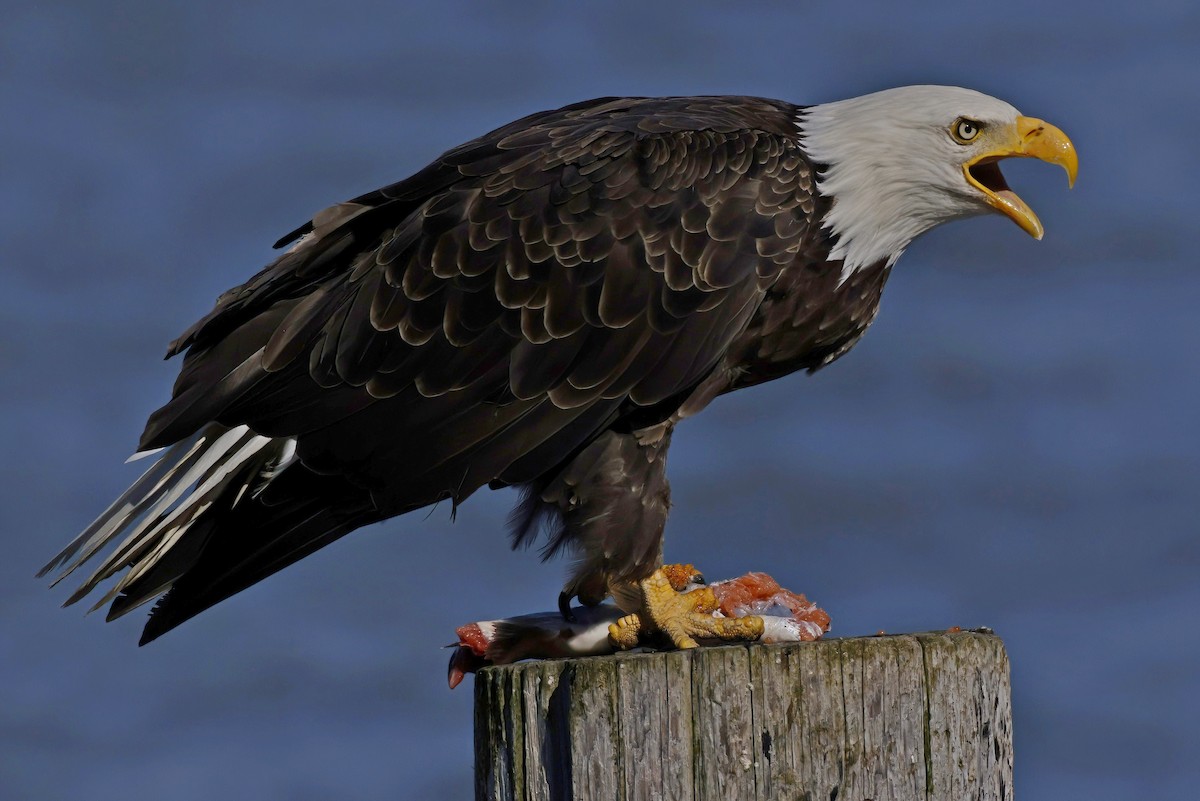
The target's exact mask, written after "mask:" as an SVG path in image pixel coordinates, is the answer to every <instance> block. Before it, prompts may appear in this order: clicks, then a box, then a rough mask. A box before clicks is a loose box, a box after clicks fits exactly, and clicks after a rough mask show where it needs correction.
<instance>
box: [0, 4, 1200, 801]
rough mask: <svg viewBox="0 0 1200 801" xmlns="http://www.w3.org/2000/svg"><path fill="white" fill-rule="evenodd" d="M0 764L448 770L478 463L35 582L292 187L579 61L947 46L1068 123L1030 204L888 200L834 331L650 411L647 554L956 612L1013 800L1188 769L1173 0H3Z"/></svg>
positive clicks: (819, 55)
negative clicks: (771, 367) (285, 559)
mask: <svg viewBox="0 0 1200 801" xmlns="http://www.w3.org/2000/svg"><path fill="white" fill-rule="evenodd" d="M0 18H2V20H3V24H0V421H2V423H0V426H2V428H0V437H2V440H0V454H2V456H3V458H2V459H0V471H2V474H0V475H2V480H0V537H2V540H0V542H2V547H3V554H4V556H3V558H2V559H0V587H3V592H2V593H0V788H2V789H0V796H2V797H3V798H12V799H59V798H62V799H79V798H97V799H107V798H117V797H120V798H126V799H172V801H190V800H191V799H212V798H289V799H310V798H311V799H319V798H347V799H380V800H382V799H396V798H467V797H470V793H471V751H470V749H471V691H470V686H469V684H468V685H467V686H464V687H463V688H460V689H459V690H458V691H456V692H453V693H452V692H449V691H447V690H446V687H445V673H444V670H445V660H446V653H445V652H444V651H442V650H440V649H439V646H441V645H443V644H444V643H446V642H448V641H449V640H450V639H452V635H451V632H452V630H453V629H454V627H455V626H457V625H459V624H461V623H463V622H466V621H469V620H473V619H477V618H487V617H495V616H499V615H505V614H515V613H521V612H528V611H533V610H538V609H544V608H547V607H548V606H550V605H552V602H553V600H554V598H555V594H556V593H557V591H558V588H559V586H560V582H561V577H562V565H561V564H550V565H542V564H540V563H539V562H538V561H537V559H536V558H535V555H534V554H531V553H516V554H514V553H510V552H509V551H508V549H507V547H506V543H505V538H504V536H503V533H502V528H503V521H504V516H505V512H506V509H507V507H508V506H509V505H510V504H511V502H512V500H513V496H512V494H511V493H508V492H502V493H488V492H484V493H482V494H480V495H479V496H477V497H476V498H474V499H472V501H471V502H470V503H468V504H467V505H466V506H465V507H464V508H463V509H462V510H461V511H460V514H459V517H458V521H457V522H456V523H453V524H451V522H450V520H449V509H448V508H446V507H443V508H440V509H437V510H435V511H434V512H433V513H432V514H431V515H429V516H428V517H426V516H425V515H424V514H423V513H421V514H415V515H412V516H409V517H408V518H404V519H400V520H393V521H390V522H387V523H385V524H382V525H379V526H375V527H373V528H370V529H367V530H364V531H361V532H359V533H357V534H355V535H354V536H351V537H349V538H347V539H345V540H343V541H342V542H339V543H337V544H336V545H334V546H333V547H330V548H329V549H327V550H326V551H324V552H322V553H320V554H318V555H316V556H314V557H311V558H309V559H307V560H305V561H304V562H303V563H302V564H300V565H298V566H296V567H294V568H291V569H289V570H287V571H286V572H285V573H283V574H280V575H278V576H276V577H274V578H272V579H271V580H270V581H267V582H266V583H264V584H261V585H259V586H256V587H254V588H253V589H251V590H249V591H247V592H245V593H243V594H241V595H240V596H238V597H236V598H235V599H233V600H231V601H228V602H226V603H224V604H222V605H220V606H219V607H217V608H216V609H214V610H212V611H210V612H208V613H206V614H204V615H203V616H201V617H200V618H198V619H196V620H195V621H193V622H191V623H188V624H187V625H186V626H184V627H183V628H182V629H180V630H178V631H177V632H174V633H172V634H171V635H169V636H168V637H166V638H165V639H163V640H161V641H159V642H156V643H154V645H153V646H151V647H148V648H143V649H140V650H139V649H137V648H136V647H135V645H134V643H135V642H136V639H137V635H138V631H139V629H140V626H141V624H142V622H143V616H142V614H141V613H136V614H132V615H130V616H128V617H127V618H125V619H122V620H121V621H119V622H117V623H114V624H111V625H104V624H103V622H102V619H101V617H100V616H98V615H93V616H92V617H90V618H84V617H83V616H82V614H81V612H80V610H79V609H77V608H72V609H71V610H69V611H61V610H59V609H58V608H57V606H58V604H59V602H61V601H62V600H63V598H64V597H65V595H66V593H65V592H63V591H62V590H61V588H60V590H56V591H47V590H46V589H45V587H44V586H43V585H42V584H41V583H39V582H36V581H34V580H33V573H34V571H35V570H36V569H37V567H39V566H40V565H41V564H42V563H43V562H44V561H45V559H46V558H48V557H49V556H50V555H51V554H52V553H53V552H55V551H56V550H57V549H58V548H59V547H60V545H62V544H63V543H64V542H65V541H66V540H67V539H68V538H69V537H71V536H73V535H74V533H75V532H76V531H77V530H78V529H80V528H81V527H82V526H84V525H85V524H86V523H87V522H88V521H89V520H90V519H91V518H92V517H93V516H94V515H95V514H96V513H97V512H99V511H100V510H101V509H102V508H104V506H106V505H107V503H108V502H109V501H110V500H111V499H112V498H113V497H114V496H115V495H116V494H117V493H118V492H119V491H120V490H122V489H123V488H124V487H125V486H126V484H127V483H128V482H129V481H130V480H131V479H132V478H133V477H134V476H136V475H137V473H138V466H136V465H130V466H124V465H122V460H123V459H124V457H125V456H126V455H127V454H128V453H129V452H130V451H131V450H132V449H133V446H134V444H135V442H136V439H137V435H138V433H139V432H140V430H141V426H142V423H143V421H144V419H145V417H146V415H147V414H148V413H149V412H150V411H152V410H153V409H154V408H156V407H157V406H158V405H159V404H160V403H162V402H163V401H165V400H166V398H167V396H168V390H169V387H170V383H171V381H172V379H173V377H174V374H175V371H176V369H177V364H176V363H164V362H162V361H161V360H160V356H161V354H162V351H163V350H164V347H165V343H166V342H167V341H169V340H170V339H171V338H173V337H174V336H175V335H176V334H177V333H179V332H180V331H181V330H182V329H183V328H184V327H185V326H186V325H187V324H189V323H190V322H191V321H192V320H193V319H195V318H197V317H198V316H199V315H201V314H202V313H204V312H205V311H207V309H208V308H209V307H210V305H211V302H212V300H213V298H215V296H216V295H217V294H218V293H219V292H221V291H223V290H224V289H226V288H228V287H229V286H232V285H234V284H236V283H239V282H240V281H242V280H243V279H244V278H246V277H248V276H249V275H250V274H251V273H253V272H254V271H256V270H257V269H258V268H259V267H260V266H261V265H262V264H263V263H265V262H266V261H267V260H268V259H269V258H271V252H270V250H269V245H270V243H271V242H273V241H274V240H275V238H276V237H277V236H279V235H280V234H282V233H284V232H286V231H288V230H290V229H291V228H293V227H294V226H295V225H297V224H299V223H300V222H303V221H304V220H305V219H307V218H308V216H309V215H310V214H311V213H312V212H314V211H316V210H318V209H320V208H322V207H323V206H325V205H328V204H329V203H331V202H334V201H337V200H340V199H344V198H347V197H350V196H353V195H355V194H358V193H360V192H363V191H366V190H369V189H372V188H374V187H376V186H378V185H381V184H383V183H387V182H390V181H393V180H396V179H398V178H401V177H403V176H405V175H407V174H409V173H410V172H412V171H415V170H416V169H418V168H420V167H421V166H422V165H423V164H424V163H425V162H426V161H427V160H428V159H429V158H431V157H432V156H434V155H436V154H437V153H438V152H440V151H441V150H443V149H445V148H446V147H449V146H451V145H453V144H456V143H457V142H460V141H462V140H465V139H467V138H470V137H471V136H473V135H475V134H477V133H480V132H482V131H483V130H486V129H488V128H491V127H493V126H495V125H498V124H500V123H503V122H506V121H508V120H509V119H512V118H515V117H517V116H519V115H523V114H525V113H527V112H530V111H534V110H537V109H542V108H548V107H553V106H557V105H561V104H563V103H566V102H570V101H574V100H578V99H581V98H586V97H591V96H597V95H605V94H714V93H726V92H728V93H748V94H761V95H768V96H777V97H782V98H787V99H791V100H794V101H797V102H819V101H824V100H831V99H836V98H841V97H846V96H850V95H855V94H861V93H863V92H866V91H870V90H874V89H879V88H883V87H886V86H892V85H897V84H904V83H917V82H931V83H953V84H960V85H965V86H971V87H974V88H977V89H981V90H983V91H987V92H990V93H992V94H996V95H998V96H1001V97H1003V98H1005V99H1007V100H1009V101H1011V102H1013V103H1014V104H1015V105H1017V106H1018V107H1019V108H1021V109H1022V110H1023V111H1024V112H1025V113H1028V114H1031V115H1034V116H1040V117H1044V118H1046V119H1048V120H1050V121H1052V122H1055V123H1056V124H1058V125H1060V126H1061V127H1062V128H1063V129H1064V130H1066V131H1067V132H1068V133H1069V134H1070V135H1071V136H1072V138H1073V139H1074V140H1075V143H1076V145H1077V146H1078V149H1079V153H1080V158H1081V163H1082V166H1081V174H1080V179H1079V183H1078V186H1077V188H1076V189H1075V190H1074V191H1073V192H1070V193H1068V192H1067V189H1066V185H1065V181H1064V179H1063V175H1062V173H1061V172H1060V171H1058V170H1056V169H1051V168H1048V167H1046V166H1045V165H1041V164H1034V163H1010V165H1009V166H1008V167H1006V172H1007V174H1008V176H1009V180H1010V182H1011V183H1012V184H1013V185H1014V186H1015V187H1017V188H1018V189H1019V191H1020V192H1021V194H1022V195H1023V197H1025V199H1026V200H1027V201H1029V202H1030V203H1031V205H1033V207H1034V208H1035V209H1037V210H1038V211H1039V213H1040V214H1041V216H1042V219H1043V221H1044V223H1045V226H1046V238H1045V240H1044V241H1043V242H1040V243H1038V242H1034V241H1033V240H1032V239H1029V238H1028V237H1026V236H1025V235H1024V234H1022V233H1021V232H1020V231H1019V230H1018V229H1017V228H1015V227H1014V226H1013V225H1012V224H1011V223H1008V222H1006V221H1004V220H1002V219H999V218H991V219H980V220H973V221H969V222H966V223H960V224H956V225H954V226H951V227H949V228H945V229H942V230H939V231H936V232H934V233H932V234H930V235H928V236H927V237H925V238H923V239H922V240H920V241H918V242H917V243H916V244H914V245H913V247H912V248H911V249H910V251H909V253H908V254H907V255H906V256H905V257H904V258H903V259H902V260H901V262H900V264H899V266H898V269H897V270H896V272H895V274H894V276H893V278H892V280H891V282H890V284H889V286H888V288H887V292H886V293H885V298H884V304H883V310H882V313H881V315H880V317H879V319H878V322H877V323H876V325H875V327H874V328H873V330H872V331H871V332H870V333H869V334H868V336H867V337H866V339H865V340H864V341H863V343H862V344H861V345H860V346H859V347H858V348H857V349H856V350H855V351H854V352H853V353H852V354H851V355H850V356H849V357H847V358H846V359H845V360H844V361H842V362H840V363H839V364H837V365H836V366H835V367H834V368H832V369H830V370H828V371H825V372H822V373H821V374H819V375H818V376H816V377H813V378H809V377H804V376H793V377H789V378H787V379H783V380H780V381H777V382H775V383H773V384H770V385H768V386H765V387H761V388H758V389H754V390H749V391H745V392H742V393H738V394H737V395H735V396H732V397H728V398H725V399H722V400H720V401H719V402H717V403H716V404H715V405H714V406H713V407H712V408H710V409H709V410H708V411H707V412H706V413H705V414H703V415H702V416H700V417H699V418H698V419H696V420H694V421H691V422H689V423H687V424H686V425H684V426H683V427H681V429H680V431H679V432H678V434H677V436H676V438H675V445H674V447H673V449H672V454H671V475H672V479H673V485H674V492H675V500H676V502H677V507H676V509H675V512H674V515H673V517H672V520H671V524H670V526H669V529H668V557H674V558H682V559H686V560H690V561H694V562H696V563H697V564H699V565H701V566H702V567H703V568H704V569H705V570H706V571H707V572H708V574H709V575H711V576H725V575H734V574H737V573H740V572H742V571H745V570H749V569H763V568H767V569H769V570H770V571H771V572H773V573H774V574H775V575H776V576H777V577H778V578H779V579H781V580H782V581H783V582H784V583H785V584H787V585H789V586H793V587H794V588H796V589H800V590H804V591H806V592H808V593H809V595H810V596H811V597H812V598H814V599H816V600H817V601H819V602H820V603H821V604H822V605H823V606H825V607H826V608H827V609H829V610H830V611H831V613H832V615H833V620H834V626H835V629H834V630H835V633H837V634H839V635H852V634H862V633H873V632H875V631H877V630H880V629H885V630H887V631H890V632H898V631H908V630H925V629H934V628H944V627H947V626H952V625H961V626H964V627H965V626H977V625H990V626H992V627H994V628H995V629H996V630H997V631H998V632H999V633H1000V634H1001V635H1003V637H1004V638H1005V641H1006V643H1007V645H1008V648H1009V653H1010V655H1011V657H1012V664H1013V672H1012V675H1013V685H1014V703H1015V713H1016V727H1015V728H1016V754H1017V763H1016V781H1017V784H1016V792H1017V793H1018V794H1019V797H1020V798H1021V799H1022V801H1061V799H1086V801H1110V800H1114V799H1147V798H1154V799H1185V798H1194V797H1196V795H1195V793H1196V787H1197V786H1200V760H1198V759H1197V755H1198V754H1200V738H1198V735H1197V723H1196V721H1197V718H1198V714H1200V700H1198V699H1200V634H1198V633H1197V625H1196V621H1197V612H1198V610H1200V581H1198V579H1197V574H1198V572H1200V536H1198V533H1200V532H1198V528H1200V524H1198V520H1200V500H1198V499H1197V491H1198V485H1200V455H1198V453H1197V446H1198V444H1200V414H1198V413H1197V409H1198V407H1200V372H1198V369H1197V361H1198V360H1197V354H1198V352H1200V321H1198V318H1197V307H1198V304H1197V300H1198V295H1200V265H1198V264H1197V259H1196V255H1195V254H1196V247H1197V230H1198V227H1197V223H1196V219H1197V216H1198V215H1200V191H1198V190H1200V145H1198V144H1197V143H1198V141H1200V102H1198V98H1200V4H1196V3H1194V2H1141V3H1137V4H1132V3H1130V4H1124V3H1122V4H1116V3H1113V4H1108V3H1105V4H1100V3H1086V2H1065V3H1045V2H1025V1H1024V0H1010V2H1007V3H1004V4H1000V5H996V4H974V3H929V4H921V5H919V6H918V5H917V4H907V3H895V2H859V3H828V2H825V3H816V2H787V3H784V2H778V3H715V2H698V0H689V2H666V1H665V0H658V2H645V1H644V0H643V2H614V3H588V4H583V3H565V2H558V3H552V2H526V3H516V2H510V3H483V2H475V3H467V2H441V3H436V4H433V3H430V4H424V6H423V7H417V5H416V4H403V3H398V2H394V1H393V2H363V3H353V4H349V3H316V2H309V1H308V0H303V1H300V0H296V1H293V2H237V3H235V2H208V3H196V2H188V3H184V2H150V1H149V0H145V1H144V2H104V3H99V2H91V1H90V0H89V2H82V1H79V0H77V1H76V2H66V1H65V0H60V1H59V2H42V3H22V2H17V3H13V2H11V1H10V2H6V3H4V7H3V13H2V15H0Z"/></svg>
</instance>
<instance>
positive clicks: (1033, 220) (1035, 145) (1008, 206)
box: [963, 117, 1079, 239]
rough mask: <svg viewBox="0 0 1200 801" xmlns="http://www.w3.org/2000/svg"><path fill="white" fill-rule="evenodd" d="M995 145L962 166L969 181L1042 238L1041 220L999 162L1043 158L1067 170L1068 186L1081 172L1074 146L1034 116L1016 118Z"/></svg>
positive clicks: (1064, 135) (991, 203)
mask: <svg viewBox="0 0 1200 801" xmlns="http://www.w3.org/2000/svg"><path fill="white" fill-rule="evenodd" d="M995 145H996V146H995V147H993V148H991V149H989V150H987V151H985V152H983V153H980V154H979V155H977V156H975V157H974V158H973V159H971V160H970V161H968V162H967V163H966V164H964V165H963V173H964V174H965V175H966V177H967V182H968V183H970V184H971V185H972V186H974V187H975V188H977V189H979V191H981V192H983V194H984V197H985V198H986V199H987V202H988V205H990V206H991V207H992V208H994V209H996V211H998V212H1000V213H1001V214H1004V215H1005V216H1007V217H1008V218H1009V219H1011V220H1012V221H1013V222H1015V223H1016V224H1017V225H1019V226H1021V228H1022V230H1024V231H1025V233H1027V234H1029V235H1030V236H1032V237H1033V238H1034V239H1041V238H1042V233H1043V229H1042V222H1041V220H1039V219H1038V218H1037V215H1036V214H1034V213H1033V209H1031V208H1029V206H1027V205H1026V204H1025V201H1024V200H1021V198H1019V197H1017V193H1016V192H1014V191H1012V190H1011V189H1009V188H1008V184H1007V183H1005V181H1004V176H1003V175H1002V174H1001V173H1000V168H999V167H998V166H996V165H997V162H999V161H1000V160H1001V159H1007V158H1013V157H1026V158H1035V159H1041V160H1042V161H1045V162H1049V163H1050V164H1057V165H1058V166H1060V167H1062V168H1063V169H1064V170H1066V171H1067V181H1068V186H1074V185H1075V174H1076V172H1078V171H1079V157H1078V156H1076V155H1075V146H1074V145H1073V144H1071V140H1070V139H1068V138H1067V135H1066V134H1065V133H1063V132H1062V131H1060V130H1059V129H1058V128H1055V127H1054V126H1053V125H1051V124H1050V123H1048V122H1043V121H1041V120H1039V119H1035V118H1033V117H1017V124H1016V125H1015V126H1013V127H1012V128H1009V129H1008V130H1006V131H1005V132H1003V133H1002V134H1001V135H1000V136H999V137H997V141H996V143H995Z"/></svg>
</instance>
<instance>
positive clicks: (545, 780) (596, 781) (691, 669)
mask: <svg viewBox="0 0 1200 801" xmlns="http://www.w3.org/2000/svg"><path fill="white" fill-rule="evenodd" d="M1012 753H1013V752H1012V710H1011V707H1010V694H1009V677H1008V657H1007V655H1006V654H1005V651H1004V644H1003V643H1002V642H1001V641H1000V639H999V638H998V637H996V636H994V635H992V634H990V633H981V632H969V631H963V632H955V633H929V634H903V635H896V636H881V637H862V638H852V639H830V640H822V641H819V642H813V643H795V644H787V645H757V644H754V645H734V646H726V647H712V648H700V649H697V650H694V651H688V652H669V653H639V654H618V655H615V656H610V657H591V658H584V659H566V660H546V661H540V662H521V663H518V664H515V665H506V666H502V667H491V668H486V669H484V670H481V671H480V672H479V674H478V675H477V676H476V679H475V797H476V798H477V799H487V800H488V801H491V800H492V799H497V800H500V799H503V800H504V801H508V800H509V799H513V800H514V801H517V800H520V801H535V799H584V800H588V799H605V801H607V800H608V799H630V800H631V801H633V800H634V799H637V800H638V801H640V800H641V799H663V800H664V801H665V800H667V799H721V800H722V801H725V800H726V799H805V800H806V801H826V799H828V800H829V801H839V799H840V801H893V800H894V801H908V800H909V799H914V800H915V799H921V801H926V800H929V799H939V800H940V799H946V801H951V800H952V801H959V799H978V801H1009V799H1011V798H1012V769H1013V758H1012Z"/></svg>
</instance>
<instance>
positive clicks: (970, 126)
mask: <svg viewBox="0 0 1200 801" xmlns="http://www.w3.org/2000/svg"><path fill="white" fill-rule="evenodd" d="M982 130H983V123H981V122H976V121H975V120H969V119H967V118H966V117H959V118H958V119H957V120H955V122H954V125H953V126H951V128H950V133H951V134H953V136H954V139H955V141H956V142H958V143H959V144H961V145H965V144H967V143H968V142H970V141H972V140H973V139H975V137H977V136H979V132H980V131H982Z"/></svg>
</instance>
